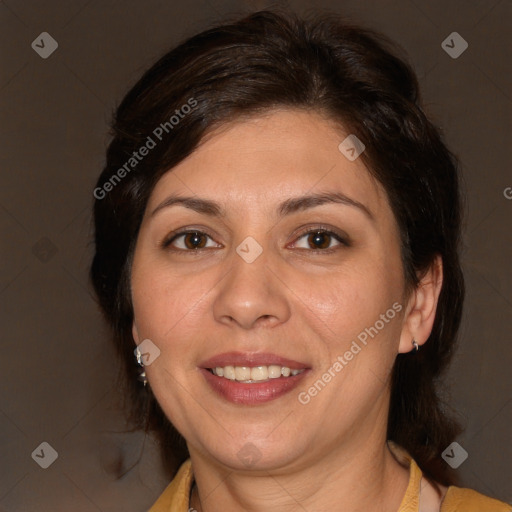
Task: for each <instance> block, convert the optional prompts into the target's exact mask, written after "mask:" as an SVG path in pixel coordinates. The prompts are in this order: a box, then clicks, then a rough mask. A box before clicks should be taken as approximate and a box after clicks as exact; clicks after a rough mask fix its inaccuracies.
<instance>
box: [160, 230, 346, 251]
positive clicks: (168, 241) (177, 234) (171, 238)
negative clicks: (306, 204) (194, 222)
mask: <svg viewBox="0 0 512 512" xmlns="http://www.w3.org/2000/svg"><path fill="white" fill-rule="evenodd" d="M316 233H321V234H324V235H329V236H331V237H333V238H334V239H335V240H337V241H338V242H339V243H340V244H341V246H345V247H350V245H351V243H350V241H349V238H348V237H347V236H346V235H342V234H341V233H337V232H336V231H333V230H332V229H329V228H327V227H323V226H318V227H315V228H312V229H309V230H308V231H304V232H301V233H299V234H298V235H297V239H296V240H300V239H301V238H303V237H304V236H306V235H310V234H316ZM189 234H198V235H205V236H207V237H208V238H210V239H212V237H211V236H210V235H209V234H208V233H205V232H204V231H201V230H199V229H188V230H183V231H179V232H174V233H171V234H170V235H169V236H168V237H167V238H166V239H165V240H164V241H163V242H162V244H161V245H162V248H164V249H167V250H169V251H172V252H181V253H189V254H193V255H195V254H199V253H200V252H202V251H203V250H208V249H212V248H211V247H207V248H199V249H176V248H171V247H170V245H171V244H172V242H174V241H175V240H176V239H177V238H179V237H181V236H184V235H189ZM339 247H340V246H337V247H330V248H328V249H304V248H301V249H300V250H305V251H308V252H313V253H322V254H331V253H333V252H335V251H337V250H338V249H339Z"/></svg>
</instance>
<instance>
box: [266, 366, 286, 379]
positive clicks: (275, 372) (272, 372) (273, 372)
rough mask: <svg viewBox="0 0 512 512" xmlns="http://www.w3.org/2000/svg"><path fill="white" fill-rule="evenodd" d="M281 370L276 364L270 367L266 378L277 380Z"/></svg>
mask: <svg viewBox="0 0 512 512" xmlns="http://www.w3.org/2000/svg"><path fill="white" fill-rule="evenodd" d="M282 370H283V368H281V367H280V366H277V364H273V365H270V366H269V367H268V377H269V379H278V378H279V377H281V372H282Z"/></svg>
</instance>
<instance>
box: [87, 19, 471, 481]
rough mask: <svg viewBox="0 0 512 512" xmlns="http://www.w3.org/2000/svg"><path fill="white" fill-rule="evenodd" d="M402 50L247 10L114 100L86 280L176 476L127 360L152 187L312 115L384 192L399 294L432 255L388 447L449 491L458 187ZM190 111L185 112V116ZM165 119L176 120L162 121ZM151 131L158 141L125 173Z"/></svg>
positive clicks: (395, 388) (161, 418) (398, 380)
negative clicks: (395, 242) (354, 151)
mask: <svg viewBox="0 0 512 512" xmlns="http://www.w3.org/2000/svg"><path fill="white" fill-rule="evenodd" d="M398 51H399V50H398V49H397V48H396V47H395V46H393V44H392V43H391V42H390V41H389V40H388V39H387V38H385V37H384V36H382V35H380V34H378V33H375V32H374V31H371V30H369V29H366V28H362V27H359V26H355V25H354V24H352V23H347V22H345V21H344V20H342V19H341V18H340V17H338V16H335V15H332V14H330V15H321V16H317V17H314V18H311V19H301V18H299V17H298V16H296V15H295V14H290V13H283V12H277V11H261V12H255V13H253V14H251V15H249V16H246V17H244V18H242V19H239V20H235V21H232V22H229V23H226V24H224V25H222V26H217V27H215V28H211V29H209V30H206V31H204V32H202V33H200V34H198V35H195V36H194V37H191V38H190V39H188V40H187V41H185V42H183V43H182V44H180V45H179V46H177V47H175V48H174V49H172V50H171V51H169V52H168V53H167V54H166V55H164V56H163V57H162V58H161V59H160V60H158V62H156V63H155V64H154V65H153V66H152V67H151V68H150V69H149V70H148V71H147V72H146V73H145V74H144V75H143V76H142V78H140V80H139V81H138V82H137V83H136V84H135V86H134V87H133V88H132V89H131V90H130V91H129V92H128V94H127V95H126V97H125V98H124V99H123V101H122V102H121V104H120V105H119V107H118V109H117V111H116V113H115V117H114V122H113V139H112V141H111V143H110V145H109V148H108V151H107V159H106V165H105V168H104V170H103V172H102V174H101V176H100V177H99V179H98V182H97V187H96V189H95V193H94V195H95V197H96V201H95V204H94V225H95V248H96V252H95V255H94V260H93V262H92V266H91V271H90V276H91V280H92V283H93V285H94V288H95V291H96V294H97V296H98V298H99V304H100V307H101V309H102V311H103V313H104V315H105V318H106V320H107V322H108V324H109V325H110V327H111V329H112V337H113V340H114V342H115V344H116V347H117V349H118V351H119V354H120V356H121V358H122V361H123V363H124V374H125V377H126V386H127V389H128V394H127V396H128V397H129V398H128V401H129V403H130V405H131V406H132V412H133V415H132V419H133V420H134V422H135V425H136V426H137V427H140V428H144V429H146V430H147V431H154V432H157V433H158V435H159V436H160V439H161V441H162V445H163V452H164V453H165V455H166V459H167V460H170V461H172V464H173V470H175V469H176V465H177V464H179V463H180V462H181V461H183V460H184V458H185V457H187V449H186V445H185V443H184V441H183V438H182V437H181V435H180V434H179V433H177V432H176V430H175V429H174V428H173V426H172V425H171V424H170V422H169V421H168V420H167V418H166V417H165V415H164V413H163V412H162V410H161V409H160V407H159V405H158V403H157V402H156V400H155V398H154V396H153V394H152V393H151V390H150V389H149V390H148V389H145V388H143V387H142V386H141V385H140V383H139V382H138V381H137V373H138V370H139V368H138V366H137V365H136V362H135V358H134V355H133V349H134V341H133V338H132V333H131V326H132V320H133V309H132V303H131V295H130V270H131V259H132V256H133V251H134V247H135V243H136V240H137V235H138V230H139V227H140V223H141V220H142V217H143V214H144V210H145V207H146V204H147V201H148V198H149V195H150V193H151V191H152V189H153V187H154V185H155V184H156V182H157V181H158V179H159V178H160V177H161V176H162V175H163V174H164V173H166V172H168V171H169V170H172V168H173V167H174V166H175V165H176V164H178V163H179V162H180V161H182V160H183V159H184V158H185V157H186V156H188V155H189V154H190V153H192V152H193V151H194V149H195V148H196V147H197V146H198V144H199V143H200V142H201V140H202V139H203V137H204V136H205V135H206V134H207V133H210V132H211V131H212V130H213V129H214V128H215V127H218V126H221V125H223V124H225V123H228V122H230V121H233V120H236V119H239V118H241V117H242V116H252V115H258V114H261V113H264V112H267V111H269V110H270V109H272V108H282V107H284V108H295V109H303V110H309V111H314V112H317V113H321V114H322V115H325V116H326V117H328V118H330V119H332V120H335V121H337V122H339V123H340V125H342V126H343V127H345V129H346V130H348V131H349V132H350V133H353V134H355V135H356V136H357V137H358V138H359V139H360V140H362V141H363V142H364V144H365V145H366V150H365V151H364V153H362V155H361V158H362V159H363V161H364V162H365V164H366V166H367V168H368V170H369V172H370V173H371V174H372V175H373V176H374V177H375V178H376V179H377V180H378V181H379V182H380V183H381V184H382V185H383V187H384V189H385V190H386V192H387V196H388V199H389V202H390V205H391V208H392V210H393V212H394V215H395V217H396V220H397V222H398V225H399V228H400V233H401V252H402V260H403V268H404V273H405V279H406V283H407V287H408V289H409V290H410V289H411V288H413V287H415V286H416V285H417V284H418V282H419V279H420V278H421V276H422V273H423V272H425V271H426V270H427V269H428V268H429V266H430V265H431V264H432V263H433V260H434V258H435V256H436V255H441V257H442V261H443V271H444V281H443V286H442V290H441V294H440V298H439V303H438V307H437V314H436V319H435V323H434V326H433V330H432V333H431V335H430V337H429V339H428V341H427V343H426V344H425V345H424V347H423V348H422V350H421V351H420V352H419V353H417V354H399V355H398V356H397V358H396V363H395V366H394V370H393V376H392V387H391V402H390V411H389V421H388V439H390V440H393V441H395V442H396V443H397V444H399V445H401V446H402V447H404V448H405V449H406V450H407V451H409V453H410V454H411V455H412V456H413V457H414V459H415V460H416V461H417V463H418V464H419V466H420V467H421V468H422V470H423V471H424V473H425V474H426V476H429V477H431V478H433V479H435V480H437V481H438V482H441V483H443V484H449V483H453V478H452V475H451V474H450V472H449V470H448V468H447V466H446V464H444V461H442V459H441V457H440V454H441V452H442V451H443V450H444V449H445V448H446V447H447V446H448V445H449V444H450V443H451V442H452V441H453V440H454V438H455V436H456V435H457V434H458V433H459V432H460V428H459V426H458V425H457V424H456V423H455V422H454V421H453V420H451V419H450V418H449V417H448V416H447V414H446V412H445V406H444V405H443V404H442V402H441V399H440V397H439V378H440V376H441V374H442V372H443V370H444V369H445V368H446V367H447V365H448V363H449V360H450V358H451V355H452V352H453V348H454V344H455V341H456V335H457V331H458V328H459V324H460V320H461V313H462V306H463V299H464V280H463V275H462V271H461V266H460V262H459V255H458V246H459V239H460V225H461V195H460V191H459V179H460V178H459V173H458V165H457V160H456V158H455V156H454V155H453V154H452V153H451V152H450V151H449V150H448V149H447V147H446V146H445V144H444V143H443V140H442V137H441V135H440V132H439V130H438V129H437V128H436V127H435V126H434V125H433V124H432V122H431V121H429V120H428V119H427V117H426V115H425V113H424V111H423V108H422V106H421V102H420V97H419V90H418V83H417V79H416V76H415V74H414V72H413V70H412V69H411V67H410V66H409V65H408V64H407V63H406V61H405V59H404V58H403V57H400V58H399V57H398V56H397V55H398ZM186 104H188V105H194V108H191V109H185V108H182V106H184V105H186ZM185 111H186V112H187V113H184V112H185ZM173 115H174V116H175V117H176V116H178V117H179V121H178V122H174V121H170V120H171V117H172V116H173ZM176 119H177V117H176ZM165 123H167V124H165ZM171 126H172V127H171ZM157 127H160V131H161V132H162V133H160V132H157V131H156V129H157ZM162 127H165V128H166V129H165V130H164V129H163V128H162ZM164 131H165V133H164ZM155 133H158V134H159V135H162V142H161V143H157V144H156V146H155V147H154V148H153V149H151V151H149V153H148V154H147V156H145V157H144V158H143V159H141V161H137V162H135V161H134V162H131V163H132V164H134V165H132V166H131V167H132V168H130V166H127V165H126V163H127V162H128V161H129V159H130V158H131V157H133V152H134V151H136V150H137V149H138V148H140V147H141V146H142V145H144V144H145V143H147V141H148V137H149V138H152V139H156V135H155ZM164 136H165V137H164ZM120 169H125V172H120ZM114 175H116V176H114ZM121 175H122V178H121ZM113 178H116V179H115V181H113ZM117 178H119V179H117ZM108 183H110V186H109V185H108Z"/></svg>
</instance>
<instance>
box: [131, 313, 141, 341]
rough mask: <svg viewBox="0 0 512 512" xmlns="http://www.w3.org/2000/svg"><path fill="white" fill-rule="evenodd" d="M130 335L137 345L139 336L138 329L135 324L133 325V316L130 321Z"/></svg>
mask: <svg viewBox="0 0 512 512" xmlns="http://www.w3.org/2000/svg"><path fill="white" fill-rule="evenodd" d="M132 336H133V339H134V341H135V344H136V345H138V344H139V342H140V337H139V331H138V329H137V326H136V325H135V318H134V319H133V323H132Z"/></svg>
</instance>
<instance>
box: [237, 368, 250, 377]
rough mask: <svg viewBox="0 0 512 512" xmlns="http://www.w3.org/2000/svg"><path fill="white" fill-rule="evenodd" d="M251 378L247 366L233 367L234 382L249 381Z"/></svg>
mask: <svg viewBox="0 0 512 512" xmlns="http://www.w3.org/2000/svg"><path fill="white" fill-rule="evenodd" d="M250 378H251V369H250V368H249V367H248V366H235V379H236V380H249V379H250Z"/></svg>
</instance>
